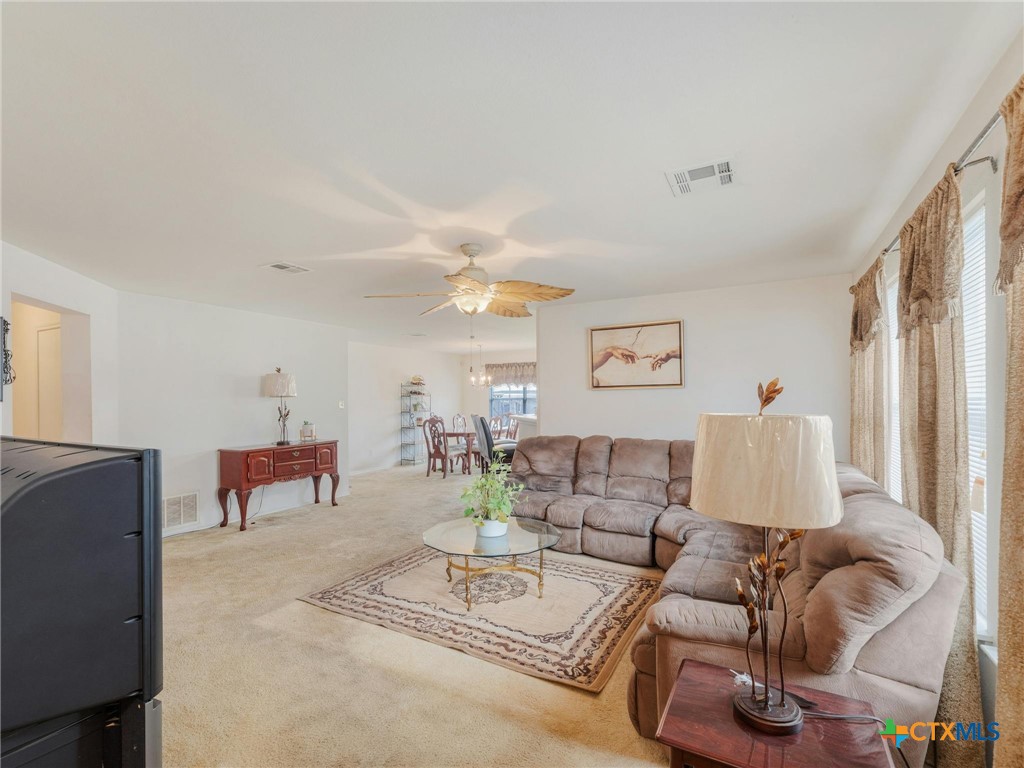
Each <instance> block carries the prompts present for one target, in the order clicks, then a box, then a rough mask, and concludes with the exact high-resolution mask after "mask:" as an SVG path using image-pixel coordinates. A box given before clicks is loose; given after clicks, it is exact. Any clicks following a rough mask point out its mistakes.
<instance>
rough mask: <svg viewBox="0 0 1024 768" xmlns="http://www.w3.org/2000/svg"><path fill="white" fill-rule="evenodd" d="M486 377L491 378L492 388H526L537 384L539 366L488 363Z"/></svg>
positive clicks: (485, 371)
mask: <svg viewBox="0 0 1024 768" xmlns="http://www.w3.org/2000/svg"><path fill="white" fill-rule="evenodd" d="M484 375H486V376H490V377H491V386H492V387H501V386H506V385H507V386H510V387H525V386H528V385H530V384H536V383H537V364H536V363H488V364H487V365H485V366H484Z"/></svg>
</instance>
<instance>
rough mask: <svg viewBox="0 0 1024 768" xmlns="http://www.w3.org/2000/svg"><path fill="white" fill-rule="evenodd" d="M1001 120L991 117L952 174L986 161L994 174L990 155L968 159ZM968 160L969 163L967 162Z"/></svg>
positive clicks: (891, 245)
mask: <svg viewBox="0 0 1024 768" xmlns="http://www.w3.org/2000/svg"><path fill="white" fill-rule="evenodd" d="M1002 119H1003V116H1002V115H1001V114H1000V113H998V112H996V113H995V114H994V115H993V116H992V119H991V120H989V121H988V123H986V124H985V127H984V128H982V129H981V133H979V134H978V135H977V136H975V137H974V141H972V142H971V144H970V146H968V147H967V149H966V150H964V153H963V154H962V155H960V159H959V160H957V161H956V165H955V166H954V167H953V171H954V173H959V172H960V171H962V170H963V169H964V168H970V167H971V166H972V165H977V164H978V163H984V162H986V161H987V162H989V163H991V164H992V173H995V172H996V170H997V168H998V165H996V159H995V158H994V157H993V156H992V155H986V156H985V157H979V158H978V159H977V160H971V159H970V158H971V155H973V154H974V153H975V152H977V151H978V147H980V146H981V144H982V142H983V141H985V139H987V138H988V135H989V134H990V133H992V129H993V128H995V127H996V125H997V124H998V123H999V121H1000V120H1002ZM969 160H970V162H968V161H969ZM899 242H900V236H899V235H898V234H897V235H896V237H894V238H893V239H892V242H891V243H889V245H887V246H886V247H885V248H884V249H882V255H883V256H885V255H887V254H888V253H890V252H891V251H892V250H893V249H894V248H896V246H897V245H899Z"/></svg>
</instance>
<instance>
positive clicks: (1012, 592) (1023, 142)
mask: <svg viewBox="0 0 1024 768" xmlns="http://www.w3.org/2000/svg"><path fill="white" fill-rule="evenodd" d="M1000 112H1002V115H1003V119H1004V120H1005V121H1006V135H1007V143H1006V159H1005V161H1004V164H1003V210H1002V219H1001V221H1000V226H999V235H1000V240H1001V241H1002V251H1001V255H1000V259H999V277H998V286H997V287H998V289H999V290H1000V291H1001V292H1003V293H1005V294H1006V323H1007V328H1006V339H1007V350H1006V449H1005V450H1006V452H1005V454H1004V455H1003V498H1002V504H1001V505H1000V506H1001V512H1000V514H1001V517H1000V522H999V637H998V638H997V639H998V643H999V680H998V682H997V685H996V718H995V719H996V721H998V722H999V723H1006V727H1005V729H1003V730H1002V731H1001V733H1002V736H1001V737H1000V739H999V741H997V742H995V745H994V748H995V753H994V754H995V768H1019V767H1020V766H1022V765H1024V736H1022V731H1021V724H1022V723H1024V597H1022V595H1021V590H1022V587H1024V555H1022V553H1024V266H1021V265H1022V264H1024V77H1022V78H1021V79H1020V81H1019V82H1018V83H1017V87H1016V88H1014V89H1013V91H1011V92H1010V95H1009V96H1007V97H1006V101H1004V102H1003V105H1002V107H1001V108H1000Z"/></svg>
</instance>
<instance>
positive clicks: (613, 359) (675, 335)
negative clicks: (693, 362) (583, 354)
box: [590, 320, 683, 389]
mask: <svg viewBox="0 0 1024 768" xmlns="http://www.w3.org/2000/svg"><path fill="white" fill-rule="evenodd" d="M681 386H683V321H682V320H664V321H662V322H657V323H634V324H632V325H605V326H601V327H599V328H591V329H590V387H591V389H636V388H648V387H681Z"/></svg>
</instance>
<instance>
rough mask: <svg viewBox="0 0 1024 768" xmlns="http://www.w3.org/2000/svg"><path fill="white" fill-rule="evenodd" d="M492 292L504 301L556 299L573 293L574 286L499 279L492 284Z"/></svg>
mask: <svg viewBox="0 0 1024 768" xmlns="http://www.w3.org/2000/svg"><path fill="white" fill-rule="evenodd" d="M490 290H491V293H493V294H494V295H495V296H496V297H498V298H500V299H501V300H502V301H512V302H523V301H554V300H555V299H563V298H565V297H566V296H568V295H569V294H571V293H573V291H574V289H573V288H557V287H555V286H553V285H543V284H542V283H531V282H529V281H527V280H499V281H498V282H496V283H491V285H490Z"/></svg>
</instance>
